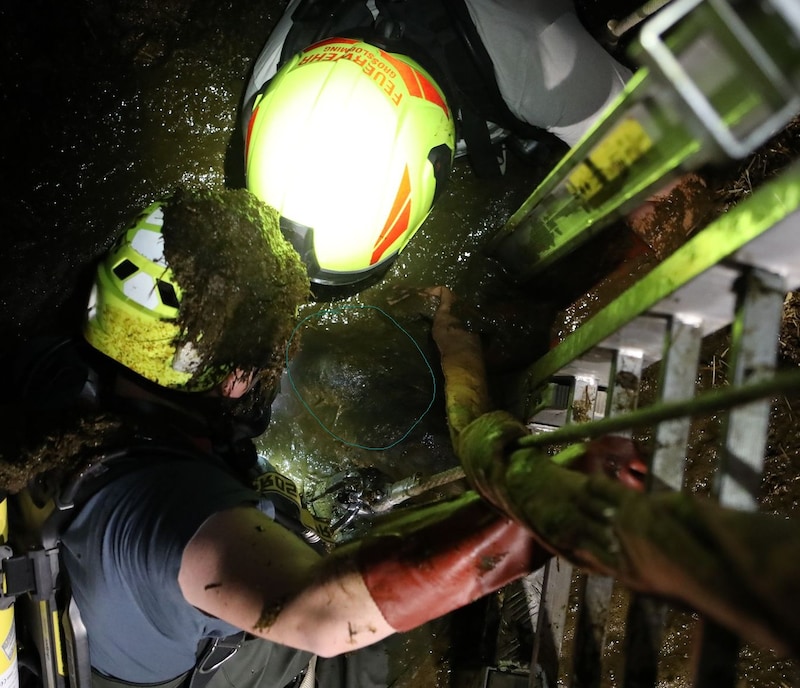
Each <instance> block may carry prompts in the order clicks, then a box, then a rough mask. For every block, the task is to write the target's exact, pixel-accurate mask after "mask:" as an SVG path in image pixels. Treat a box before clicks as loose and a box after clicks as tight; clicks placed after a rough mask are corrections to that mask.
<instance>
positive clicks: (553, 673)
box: [530, 557, 573, 688]
mask: <svg viewBox="0 0 800 688" xmlns="http://www.w3.org/2000/svg"><path fill="white" fill-rule="evenodd" d="M572 572H573V566H572V564H570V563H569V562H568V561H567V560H566V559H562V558H561V557H554V558H553V559H551V560H550V561H549V562H548V563H547V565H546V566H545V572H544V582H543V584H542V600H541V604H540V605H539V618H538V621H537V623H536V633H535V634H534V639H533V652H532V658H531V672H530V676H531V686H532V688H533V686H534V685H535V684H534V680H537V678H538V677H541V678H543V679H544V685H546V686H548V687H551V686H552V687H554V686H557V685H558V675H559V671H560V667H561V655H562V648H563V645H564V630H565V628H566V620H567V610H568V608H569V593H570V588H571V585H572Z"/></svg>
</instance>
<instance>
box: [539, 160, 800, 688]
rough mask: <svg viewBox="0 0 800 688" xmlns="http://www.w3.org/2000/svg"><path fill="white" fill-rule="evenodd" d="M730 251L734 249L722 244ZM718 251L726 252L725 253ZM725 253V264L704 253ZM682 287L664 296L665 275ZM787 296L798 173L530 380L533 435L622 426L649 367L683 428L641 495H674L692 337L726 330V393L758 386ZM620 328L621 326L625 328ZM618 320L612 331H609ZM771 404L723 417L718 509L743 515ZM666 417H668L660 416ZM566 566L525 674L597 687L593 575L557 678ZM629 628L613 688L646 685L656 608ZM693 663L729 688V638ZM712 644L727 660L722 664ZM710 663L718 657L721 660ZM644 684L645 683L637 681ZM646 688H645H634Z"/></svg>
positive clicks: (653, 276) (634, 292)
mask: <svg viewBox="0 0 800 688" xmlns="http://www.w3.org/2000/svg"><path fill="white" fill-rule="evenodd" d="M734 238H735V243H738V244H739V247H738V248H733V247H732V245H731V243H730V242H731V241H734ZM726 239H727V240H728V241H727V242H726V241H725V240H726ZM720 245H724V246H726V247H727V249H729V252H728V253H726V254H725V255H724V256H718V255H716V253H715V252H714V251H713V250H711V249H712V248H713V247H714V246H720ZM687 274H691V275H693V277H692V278H691V279H689V280H688V281H684V282H683V283H682V284H681V285H680V286H678V287H677V288H676V287H675V284H674V280H672V279H669V276H671V275H687ZM798 287H800V164H796V165H795V166H793V167H792V168H790V169H789V170H787V171H786V172H784V173H783V174H782V175H781V176H780V177H779V178H777V179H776V180H774V181H772V182H770V183H769V184H767V185H765V186H764V187H762V189H760V190H759V191H757V192H756V193H755V194H754V195H753V196H752V197H751V198H750V199H748V200H747V201H745V202H743V203H741V204H740V205H739V206H738V207H736V208H734V209H733V210H731V211H729V212H728V213H726V214H725V215H724V216H722V217H721V218H719V219H718V220H717V221H716V222H714V223H712V224H711V225H709V226H708V227H707V228H706V229H705V230H703V231H702V232H701V233H700V234H698V235H697V236H696V237H695V238H694V239H693V240H691V241H690V242H689V243H687V244H686V245H685V246H684V247H682V248H681V249H679V250H678V251H677V252H676V253H675V254H673V255H672V256H670V257H669V258H668V259H667V260H666V261H664V262H663V263H662V264H661V265H659V266H658V267H657V268H656V269H655V270H654V271H653V272H651V273H650V274H649V275H647V276H645V277H644V278H643V279H642V280H640V281H639V282H638V283H637V284H635V285H633V286H632V287H630V288H629V289H628V290H627V291H626V292H624V293H623V294H622V295H620V297H618V298H617V299H616V300H615V301H613V302H611V303H609V304H608V305H607V306H606V307H605V308H604V309H603V310H601V311H600V312H599V313H597V315H595V316H594V317H593V318H591V319H590V320H589V321H587V322H586V323H585V324H584V325H583V326H582V327H581V328H579V329H578V330H576V331H575V332H574V333H573V334H572V335H570V336H569V337H567V339H566V340H565V341H564V342H563V343H562V344H561V345H560V346H559V347H557V348H555V349H553V350H552V351H551V352H550V353H549V354H548V355H546V356H545V357H544V358H542V359H540V360H539V361H538V362H537V363H536V364H535V365H534V366H533V367H532V368H531V369H530V370H529V371H528V378H527V384H528V385H529V389H530V394H529V398H530V399H537V400H538V397H537V395H536V393H535V390H539V395H540V396H541V395H544V396H545V397H547V398H549V399H552V400H554V402H555V401H558V402H560V403H551V405H550V406H548V407H547V408H545V409H543V410H540V411H538V412H536V413H534V414H533V415H532V416H531V418H530V426H531V428H532V430H533V431H534V432H540V433H544V432H554V431H555V429H556V428H562V427H566V426H567V425H568V424H569V423H587V425H586V426H585V428H589V427H590V426H591V424H592V422H593V421H594V422H596V421H598V420H599V419H604V418H606V419H607V418H611V417H614V416H623V415H624V414H626V413H628V412H630V411H632V410H634V409H635V408H636V407H637V402H638V391H639V383H640V380H641V375H642V372H643V371H644V370H645V369H646V368H648V367H649V366H651V365H659V366H660V375H659V378H660V384H659V387H658V393H657V399H656V401H654V402H653V404H652V406H651V407H650V408H651V409H652V410H653V411H654V413H655V417H658V413H657V412H658V409H659V403H665V402H681V401H683V402H685V404H686V412H685V414H683V415H680V416H676V415H675V414H672V413H670V414H667V415H668V416H669V417H667V418H666V419H664V420H662V421H661V422H658V423H656V424H655V427H654V429H653V446H654V448H655V450H654V453H653V458H652V465H651V467H650V481H651V485H650V489H652V490H680V489H681V488H682V486H683V467H684V461H685V456H686V451H687V442H688V436H689V424H690V421H691V411H692V399H693V397H694V394H695V381H696V378H697V372H698V356H699V353H700V344H701V341H702V339H703V337H704V336H706V335H708V334H711V333H713V332H716V331H717V330H719V329H720V328H722V327H724V326H726V325H731V370H732V371H733V372H732V374H731V375H730V376H729V382H730V385H731V386H732V387H735V386H738V385H747V384H750V383H755V382H758V381H763V380H768V379H770V377H771V376H772V374H773V372H774V368H775V361H776V353H777V342H778V334H779V328H780V322H781V314H782V307H783V302H784V298H785V295H786V293H787V292H788V291H791V290H793V289H796V288H798ZM630 316H632V317H630ZM623 317H625V318H628V317H630V319H627V320H626V322H625V323H624V324H623V325H621V326H618V322H617V321H618V319H619V318H623ZM769 412H770V403H769V400H768V399H761V400H757V401H751V402H750V403H747V404H744V405H739V406H735V407H734V408H731V409H730V410H729V411H728V412H727V419H726V424H725V433H724V436H725V439H724V445H723V447H722V454H723V456H724V462H723V464H722V465H721V466H719V468H718V470H717V472H716V485H715V493H716V495H717V497H718V499H719V500H720V502H721V503H722V504H723V505H725V506H728V507H730V508H736V509H755V508H756V505H757V494H758V489H759V481H760V477H761V473H762V468H763V455H764V448H765V445H766V434H767V430H768V420H769ZM673 416H674V417H673ZM573 573H574V572H573V569H572V566H571V565H570V564H569V563H568V562H565V561H563V560H561V559H558V560H556V561H555V562H553V563H551V564H550V565H548V567H547V570H546V572H545V579H544V586H543V594H542V602H541V606H540V618H539V619H538V626H537V629H538V630H537V634H536V638H537V644H536V646H535V647H534V659H533V661H532V663H531V666H536V665H539V666H540V667H541V671H542V673H543V675H544V677H545V678H544V682H543V683H531V685H532V686H534V685H535V686H540V685H546V686H549V687H552V686H555V685H556V680H557V677H558V676H559V675H560V672H561V673H563V672H564V671H565V670H566V671H573V672H574V673H573V676H572V679H573V682H572V683H571V684H570V685H573V686H599V685H601V683H600V681H601V678H602V673H601V671H602V669H601V664H602V662H601V658H602V648H603V646H604V638H605V627H606V618H607V614H608V609H609V604H610V599H611V584H612V581H611V580H609V579H605V578H600V577H596V576H588V577H583V579H582V581H581V585H582V589H581V592H580V598H581V602H580V609H581V616H580V617H579V620H578V623H577V630H576V639H575V649H574V650H573V653H572V654H573V657H574V664H575V665H574V667H571V668H568V669H565V667H563V666H562V665H561V661H560V658H561V657H562V656H563V654H564V653H563V649H564V648H563V637H564V628H565V620H566V615H567V602H568V599H569V595H570V590H571V585H572V580H573ZM631 610H632V611H631V618H630V619H629V631H630V629H636V630H635V631H633V632H629V639H630V642H631V644H630V646H629V650H628V659H629V663H628V667H627V673H626V678H625V683H624V684H623V685H625V686H642V685H655V670H656V666H657V657H658V653H659V642H660V627H662V626H663V618H664V607H663V605H659V604H656V603H654V602H653V601H652V600H644V599H639V598H634V599H633V601H632V604H631ZM706 633H707V635H708V640H707V641H706V643H705V647H706V650H705V651H703V652H702V654H701V655H700V656H699V657H698V674H697V676H696V677H695V686H698V687H705V686H715V687H718V686H721V687H724V686H733V685H734V679H735V676H728V677H726V679H725V680H721V679H720V672H724V671H730V669H731V667H733V666H734V665H735V661H734V658H733V657H731V656H730V654H731V653H735V651H736V650H737V649H738V645H737V643H736V641H735V639H731V638H729V637H727V634H726V633H724V632H723V631H720V630H719V629H715V628H712V627H711V626H709V625H706ZM720 645H724V646H725V647H727V648H728V649H727V653H728V654H727V656H726V655H721V651H720V649H719V646H720ZM721 657H726V659H725V660H723V659H721ZM643 677H644V678H643ZM646 681H650V683H647V682H646Z"/></svg>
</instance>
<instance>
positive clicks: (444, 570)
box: [353, 492, 550, 631]
mask: <svg viewBox="0 0 800 688" xmlns="http://www.w3.org/2000/svg"><path fill="white" fill-rule="evenodd" d="M353 546H355V547H357V552H356V554H355V556H356V559H357V561H358V567H359V570H360V572H361V574H362V576H363V579H364V583H365V585H366V587H367V589H368V590H369V593H370V595H372V598H373V600H374V601H375V604H376V605H377V606H378V608H379V609H380V611H381V613H382V614H383V616H384V618H385V619H386V621H387V622H388V623H389V625H390V626H392V628H394V629H395V630H397V631H406V630H409V629H412V628H415V627H416V626H419V625H420V624H422V623H425V622H426V621H430V620H431V619H435V618H438V617H440V616H443V615H444V614H446V613H448V612H450V611H453V610H454V609H457V608H459V607H463V606H464V605H466V604H469V603H470V602H473V601H474V600H477V599H478V598H480V597H483V596H484V595H487V594H489V593H491V592H494V591H495V590H498V589H500V588H502V587H503V586H505V585H506V584H508V583H510V582H511V581H513V580H516V579H518V578H520V577H522V576H524V575H527V574H528V573H530V572H532V571H533V570H535V569H537V568H539V567H540V566H542V565H543V564H544V563H545V562H546V561H547V559H548V558H549V557H550V554H549V553H547V552H546V551H545V550H544V549H543V548H541V547H539V546H538V545H537V544H536V542H535V541H534V539H533V537H532V536H531V534H530V533H529V532H528V531H527V530H526V529H525V528H524V527H523V526H521V525H520V524H518V523H517V522H515V521H512V520H509V519H508V518H506V517H504V516H501V515H500V514H498V513H497V512H496V511H495V510H494V509H493V508H492V507H491V506H489V505H488V504H487V503H486V502H484V501H483V500H482V499H481V498H480V497H479V496H478V495H477V494H476V493H474V492H468V493H466V494H465V495H463V496H461V497H459V498H457V499H455V500H452V501H448V502H442V503H439V504H436V505H428V506H425V507H422V508H420V509H419V510H405V512H404V513H403V514H402V515H401V516H400V517H399V518H397V519H393V520H392V521H391V522H390V523H388V524H387V525H386V526H383V527H378V528H377V529H376V530H373V531H372V532H371V533H370V534H369V535H368V536H367V537H366V538H364V539H363V540H360V541H359V542H357V543H353Z"/></svg>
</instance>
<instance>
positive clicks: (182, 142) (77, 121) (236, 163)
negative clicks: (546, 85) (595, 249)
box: [0, 0, 800, 688]
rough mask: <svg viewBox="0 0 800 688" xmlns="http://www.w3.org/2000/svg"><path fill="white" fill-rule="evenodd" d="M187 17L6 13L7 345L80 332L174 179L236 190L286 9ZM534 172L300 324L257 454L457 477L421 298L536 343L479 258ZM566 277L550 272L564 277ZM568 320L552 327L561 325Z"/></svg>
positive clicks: (465, 201) (217, 7) (540, 326)
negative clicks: (133, 227) (122, 26)
mask: <svg viewBox="0 0 800 688" xmlns="http://www.w3.org/2000/svg"><path fill="white" fill-rule="evenodd" d="M184 4H185V5H186V6H188V7H189V9H188V11H186V12H184V11H183V10H184V9H185V8H184V7H183V6H182V5H181V3H180V2H177V3H169V2H164V3H162V4H161V6H160V7H159V8H151V10H150V11H151V12H152V13H153V15H154V16H152V17H149V16H145V17H143V18H142V26H141V27H140V29H141V32H142V33H143V34H145V36H149V37H150V38H149V39H148V40H145V41H144V42H142V43H141V44H140V45H139V47H138V48H137V49H136V50H135V51H134V52H132V53H124V54H121V53H123V51H122V50H119V51H117V50H116V47H115V46H109V45H107V42H113V40H114V39H111V38H109V36H107V35H105V34H104V33H103V31H102V29H103V27H104V26H105V24H104V21H105V20H101V18H100V17H99V16H98V15H97V14H96V13H97V12H99V11H101V10H102V8H100V7H94V8H93V7H90V6H88V5H82V10H80V11H82V12H84V13H85V15H81V14H80V13H79V10H76V9H75V8H72V7H59V6H57V5H52V4H50V3H45V2H35V1H34V2H31V3H28V4H27V5H26V6H25V8H24V9H23V8H22V7H20V8H18V9H17V10H15V12H16V13H17V14H18V16H11V17H8V18H7V20H6V19H4V31H6V32H7V34H6V36H5V41H4V44H3V48H2V49H3V54H2V58H3V60H4V64H5V65H6V66H7V67H8V74H10V75H11V77H9V84H8V87H7V88H6V90H5V93H4V105H5V108H6V109H7V110H8V118H7V120H6V134H7V136H8V137H9V139H14V140H9V141H8V143H7V144H4V146H3V148H2V153H1V154H2V155H3V156H4V165H3V167H4V169H6V170H7V174H8V173H9V172H10V174H9V175H8V177H9V178H8V179H7V180H6V182H5V185H4V189H3V194H2V197H0V204H1V205H0V207H2V211H3V217H4V226H3V230H2V231H3V240H4V244H5V245H4V250H3V253H2V255H3V258H4V260H3V261H2V262H3V271H2V276H1V277H0V287H1V288H2V290H1V291H0V308H1V310H2V332H3V333H4V334H6V335H15V334H19V335H28V334H32V333H35V332H39V331H43V330H47V329H51V328H57V327H60V326H63V325H64V324H67V323H72V322H74V321H75V318H76V313H77V314H79V313H80V310H81V309H82V308H83V303H84V299H85V296H84V294H85V288H86V276H87V274H88V270H89V269H90V267H91V266H92V264H93V261H94V259H95V257H96V256H97V255H99V254H100V253H101V252H102V251H103V250H104V249H105V248H106V247H108V246H109V245H110V244H111V242H112V241H113V239H114V238H115V237H116V235H117V234H118V232H119V231H120V230H121V229H122V228H123V227H124V225H125V224H126V223H127V222H128V221H129V220H130V218H132V217H133V216H134V215H135V214H137V213H138V211H139V210H140V209H141V208H143V207H144V206H146V205H148V204H149V203H150V202H151V201H152V200H154V199H156V198H159V197H161V196H164V195H166V194H168V193H170V192H171V191H172V190H173V189H174V188H175V187H176V186H178V185H183V184H185V185H190V186H195V185H207V186H210V187H221V186H225V185H228V186H234V187H240V186H242V185H243V183H244V180H243V170H242V158H241V132H240V131H239V128H238V118H239V112H238V110H239V100H240V97H241V94H242V92H243V89H244V84H245V81H246V78H247V74H248V70H249V68H250V65H251V64H252V61H253V59H254V58H255V57H256V55H257V54H258V51H259V49H260V47H261V45H262V43H263V41H264V39H265V37H266V36H267V34H268V32H269V30H270V28H271V26H272V25H273V24H274V22H275V21H276V20H277V18H278V17H279V15H280V13H281V10H282V7H283V6H284V4H285V3H283V2H278V1H275V0H273V1H271V2H263V3H235V2H214V1H213V0H208V1H207V2H199V1H198V2H195V3H184ZM170 10H174V11H173V12H172V13H170ZM2 12H3V13H6V12H9V10H8V8H7V7H4V8H3V10H2ZM159 13H162V14H161V15H160V14H159ZM59 14H60V16H58V15H59ZM43 16H45V17H51V18H52V22H51V23H48V22H47V21H44V20H43ZM171 22H175V23H171ZM111 25H112V26H113V25H114V23H113V22H111ZM135 33H136V32H135V31H134V30H133V29H131V30H129V32H128V34H126V35H127V36H128V37H130V36H131V35H134V34H135ZM161 53H163V54H164V55H165V56H166V57H165V58H164V59H161V60H159V59H156V60H155V62H154V63H152V64H148V63H150V62H152V60H153V57H154V56H156V57H157V56H158V55H159V54H161ZM544 169H546V166H542V168H541V169H535V168H532V167H526V166H524V165H522V164H520V163H517V162H515V161H514V160H511V161H510V169H509V172H508V174H507V175H506V177H505V178H503V179H498V180H477V179H476V178H475V177H474V176H473V175H472V173H471V171H470V169H469V167H468V165H467V164H466V162H464V161H458V162H457V164H456V166H455V169H454V171H453V175H452V180H451V183H450V185H449V187H448V189H447V191H446V193H445V194H444V195H443V196H442V197H441V198H440V200H439V201H438V204H437V206H436V208H435V209H434V210H433V212H432V213H431V215H430V217H429V218H428V220H427V221H426V222H425V223H424V224H423V226H422V228H421V229H420V231H419V232H418V233H417V235H416V236H415V238H414V239H413V240H412V242H411V244H410V245H409V246H408V247H407V249H406V250H405V251H404V253H403V254H402V255H401V256H400V257H399V258H398V259H397V261H396V262H395V264H394V265H393V267H392V268H391V270H390V271H389V273H388V274H387V276H386V278H385V279H384V280H383V281H382V282H381V283H380V284H378V285H376V286H374V287H371V288H370V289H367V290H365V291H363V292H362V293H360V294H358V295H356V296H353V297H351V298H348V299H345V300H342V301H335V302H330V303H326V302H322V303H314V304H311V305H309V306H308V307H307V308H306V309H305V310H304V312H303V314H302V316H303V317H308V320H305V321H304V322H303V323H302V325H301V326H300V327H299V328H298V333H297V336H299V337H301V338H302V349H301V351H300V353H299V354H298V355H297V356H296V357H295V358H294V360H293V361H292V362H291V364H290V367H289V374H287V375H286V376H285V377H284V380H283V385H282V392H281V394H280V396H279V397H278V399H277V400H276V403H275V406H274V409H273V422H272V424H271V426H270V427H269V429H268V431H267V432H266V433H265V435H264V436H263V437H262V438H260V440H259V442H258V447H259V450H260V451H261V452H262V453H263V454H264V455H265V456H266V457H268V458H269V459H270V461H272V462H273V463H275V465H276V466H277V467H278V468H279V469H280V470H282V471H284V472H286V473H287V474H289V475H290V476H292V477H293V478H295V479H296V480H298V481H299V482H300V483H301V484H302V485H303V488H304V490H305V491H306V492H307V493H313V492H314V490H315V489H316V488H317V486H318V485H320V484H322V483H324V481H325V480H326V479H327V478H328V477H329V476H330V475H332V474H333V473H335V472H337V471H338V470H341V469H342V468H345V467H363V466H376V467H378V468H380V469H381V470H382V471H383V472H385V473H386V474H387V475H388V476H389V477H390V478H391V479H393V480H399V479H401V478H403V477H406V476H409V475H412V474H415V473H422V474H427V475H430V474H435V473H437V472H439V471H443V470H445V469H447V468H449V467H451V466H453V465H455V464H456V459H455V457H454V454H453V451H452V447H451V446H450V439H449V434H448V431H447V426H446V421H445V416H444V402H443V397H442V380H441V375H440V371H439V367H438V353H437V351H436V349H435V347H434V346H433V344H432V342H431V340H430V330H429V324H430V315H431V313H432V306H431V303H430V301H429V299H428V298H427V297H426V296H425V294H424V290H425V289H426V288H428V287H432V286H435V285H446V286H448V287H450V288H452V289H453V290H454V291H455V293H456V294H457V295H458V296H459V297H460V299H461V300H462V302H463V304H464V312H463V315H464V320H465V321H466V322H467V323H468V324H469V325H470V327H472V328H473V329H475V330H476V331H480V332H482V333H484V334H485V335H486V339H487V357H488V358H489V361H490V369H492V370H495V371H496V372H497V374H498V377H502V374H503V373H504V372H505V370H507V369H508V368H513V365H514V364H519V363H520V362H524V361H525V360H526V359H527V358H529V357H531V356H534V355H535V352H536V351H537V350H538V349H539V348H540V347H541V346H542V344H543V343H544V344H545V345H546V343H547V339H548V338H549V331H550V325H551V323H552V317H553V312H552V307H551V306H550V305H549V304H550V297H551V295H550V294H547V292H548V289H547V284H545V285H543V286H542V288H541V289H540V290H536V291H532V290H531V288H530V287H528V288H527V290H524V291H523V290H521V289H520V288H519V287H518V286H517V285H514V284H513V283H511V282H509V280H508V279H507V278H506V276H505V275H504V274H503V272H502V270H501V269H500V266H499V265H498V264H497V263H496V262H495V261H494V260H493V259H492V258H491V257H490V256H489V255H487V253H486V251H485V246H486V242H487V240H488V238H489V237H491V236H492V234H493V233H494V232H495V231H496V230H497V229H499V228H500V227H501V226H502V224H503V223H504V222H505V220H506V219H507V218H508V216H509V215H510V213H511V212H512V211H514V210H515V209H516V208H517V207H518V206H519V204H520V203H521V202H522V200H523V199H524V198H525V197H526V196H527V195H528V193H530V191H531V190H532V189H533V188H534V186H535V184H536V182H537V181H538V180H539V179H540V178H541V176H542V174H543V170H544ZM573 277H575V276H571V275H562V276H561V279H562V280H563V282H562V283H563V284H566V283H567V282H569V281H571V279H572V278H573ZM553 284H555V282H553ZM368 306H374V307H378V308H380V309H381V311H377V310H375V309H374V308H369V307H368ZM578 309H579V307H578ZM579 315H580V314H579V313H578V314H577V316H579ZM387 316H388V317H387ZM569 317H572V316H570V315H568V318H569ZM568 318H567V321H566V322H565V323H564V330H565V331H569V330H571V329H573V324H572V323H571V321H569V319H568ZM534 342H535V343H534ZM492 366H494V367H492ZM501 387H502V386H501ZM689 628H690V624H689V623H688V622H687V621H686V620H685V619H684V618H681V619H679V620H678V621H677V622H676V623H675V625H674V628H671V630H670V634H669V636H668V645H667V652H668V653H669V656H670V661H669V662H667V663H666V671H667V673H668V674H670V675H665V677H664V679H663V682H662V683H661V684H660V685H662V686H664V688H666V687H667V686H670V687H672V688H676V687H678V686H684V685H686V679H685V678H682V677H681V671H682V670H684V669H685V667H684V666H683V663H684V662H685V658H686V656H687V653H688V650H687V646H688V643H689V642H690V640H691V637H690V632H689ZM429 630H430V629H429ZM431 632H432V633H433V635H434V636H435V638H436V642H435V643H434V646H435V647H436V649H437V651H438V654H437V655H436V656H435V657H434V656H431V652H432V649H431V648H432V647H434V646H429V645H426V643H427V642H429V641H430V638H431V636H430V635H427V636H425V635H424V634H423V636H421V637H422V639H421V640H419V639H416V640H415V638H412V637H409V638H407V639H406V642H407V646H406V652H407V653H408V658H407V660H404V661H407V664H408V665H409V666H411V665H414V666H416V667H417V668H420V667H422V668H425V669H426V670H427V673H426V674H425V675H424V676H423V677H422V678H419V677H418V676H417V677H416V685H424V686H434V685H437V686H438V685H441V686H444V685H447V684H448V671H447V667H446V663H443V660H442V659H441V657H442V655H443V654H444V652H445V650H446V648H447V646H448V638H447V636H446V634H445V633H443V632H442V630H441V629H440V628H438V627H437V628H435V629H433V630H432V631H431ZM612 641H613V642H615V643H617V644H619V642H620V640H619V638H613V637H612ZM749 652H750V654H751V655H752V654H753V652H751V651H749ZM673 659H674V662H673V661H672V660H673ZM770 661H771V660H769V659H768V658H767V659H763V660H761V661H756V662H755V663H754V665H755V666H757V667H760V669H761V670H763V671H762V672H761V673H758V671H755V670H754V671H753V672H752V673H753V674H754V677H752V678H751V676H750V673H751V672H750V671H749V670H748V672H747V676H745V677H743V678H742V681H741V683H740V685H741V686H758V687H762V688H784V687H785V686H790V685H798V683H797V681H798V680H800V679H798V677H797V674H796V672H795V673H791V671H793V669H792V668H791V667H790V669H789V670H787V669H786V668H785V665H780V664H774V665H770ZM770 668H774V672H771V671H769V669H770ZM412 673H414V672H412Z"/></svg>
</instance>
